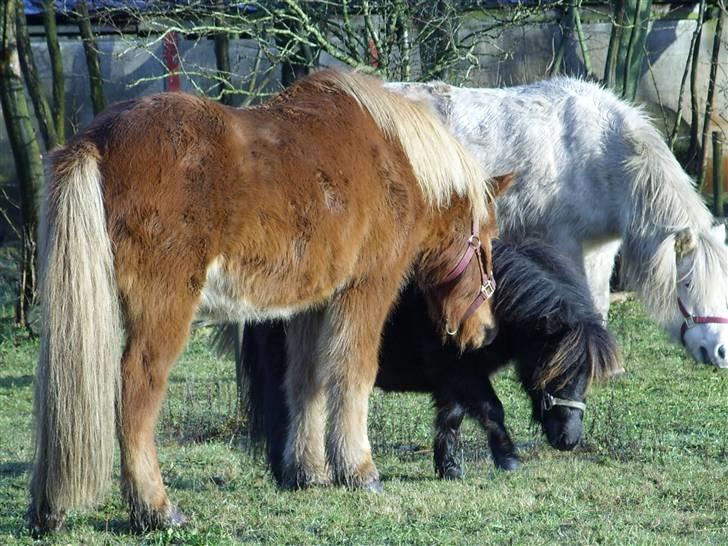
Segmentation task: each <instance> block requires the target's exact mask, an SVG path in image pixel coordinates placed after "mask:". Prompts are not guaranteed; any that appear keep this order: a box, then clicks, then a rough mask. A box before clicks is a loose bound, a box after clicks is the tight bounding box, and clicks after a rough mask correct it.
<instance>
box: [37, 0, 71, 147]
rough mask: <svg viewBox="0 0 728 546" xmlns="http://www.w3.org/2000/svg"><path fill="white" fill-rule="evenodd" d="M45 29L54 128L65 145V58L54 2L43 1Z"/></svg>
mask: <svg viewBox="0 0 728 546" xmlns="http://www.w3.org/2000/svg"><path fill="white" fill-rule="evenodd" d="M43 28H44V29H45V36H46V45H47V47H48V56H49V58H50V61H51V73H52V75H53V105H52V110H53V126H54V127H55V131H56V142H57V143H58V144H63V142H64V141H65V140H66V94H65V91H64V80H63V78H64V74H63V56H62V55H61V46H60V44H59V43H58V29H57V28H56V12H55V11H54V10H53V0H44V1H43Z"/></svg>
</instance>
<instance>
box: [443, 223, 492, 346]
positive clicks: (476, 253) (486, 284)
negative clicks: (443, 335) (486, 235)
mask: <svg viewBox="0 0 728 546" xmlns="http://www.w3.org/2000/svg"><path fill="white" fill-rule="evenodd" d="M479 231H480V230H479V227H478V222H477V220H475V218H473V222H472V224H471V227H470V237H468V241H467V246H466V247H465V252H463V254H462V256H461V257H460V259H459V260H458V261H457V263H456V264H455V267H453V268H452V269H451V270H450V273H448V274H447V277H445V278H444V279H443V280H442V281H441V282H439V283H438V284H437V285H436V288H438V289H440V290H443V289H445V288H446V287H447V286H448V285H450V284H452V283H453V282H454V281H455V280H457V279H458V278H459V277H460V276H461V275H462V274H463V273H464V272H465V269H466V268H467V267H468V265H469V264H470V262H471V261H473V257H476V258H477V259H478V269H479V270H480V290H479V291H478V295H477V296H475V299H474V300H473V302H472V303H471V304H470V306H469V307H468V308H467V309H466V310H465V313H464V314H463V317H462V318H461V319H460V322H459V323H458V327H457V328H455V330H452V331H451V330H450V328H449V327H448V328H447V329H446V332H447V334H448V335H450V336H454V335H455V334H457V333H458V330H459V329H460V324H462V323H463V322H465V321H466V320H468V319H469V318H470V317H471V316H472V315H473V314H474V313H475V311H477V310H478V308H479V307H480V306H481V305H483V304H484V303H485V302H486V301H488V300H489V299H490V298H492V297H493V294H494V293H495V278H494V277H493V275H492V274H488V273H486V272H485V265H484V264H483V254H482V252H481V246H482V244H481V242H480V237H479V236H478V233H479Z"/></svg>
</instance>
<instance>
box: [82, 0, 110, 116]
mask: <svg viewBox="0 0 728 546" xmlns="http://www.w3.org/2000/svg"><path fill="white" fill-rule="evenodd" d="M76 9H78V16H79V17H78V29H79V31H80V32H81V38H82V40H83V49H84V51H85V52H86V66H87V67H88V78H89V87H90V90H91V104H92V105H93V108H94V114H99V113H100V112H102V111H103V110H104V108H106V99H105V98H104V82H103V80H102V79H101V66H100V64H99V50H98V48H97V45H96V40H95V38H94V34H93V30H92V29H91V18H90V17H89V14H88V6H86V0H81V1H80V2H79V3H78V4H77V6H76Z"/></svg>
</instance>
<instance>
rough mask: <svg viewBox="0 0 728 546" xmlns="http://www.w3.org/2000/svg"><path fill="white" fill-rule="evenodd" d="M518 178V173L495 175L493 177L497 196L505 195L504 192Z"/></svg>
mask: <svg viewBox="0 0 728 546" xmlns="http://www.w3.org/2000/svg"><path fill="white" fill-rule="evenodd" d="M515 179H516V173H508V174H502V175H500V176H494V177H493V182H494V184H493V190H494V193H495V196H496V197H498V196H500V195H503V192H505V191H506V190H507V189H508V187H509V186H510V185H511V183H512V182H513V181H514V180H515Z"/></svg>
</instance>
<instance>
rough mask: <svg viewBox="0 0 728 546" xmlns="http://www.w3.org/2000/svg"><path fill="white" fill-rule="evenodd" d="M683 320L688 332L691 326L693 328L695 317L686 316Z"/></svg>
mask: <svg viewBox="0 0 728 546" xmlns="http://www.w3.org/2000/svg"><path fill="white" fill-rule="evenodd" d="M683 320H684V321H685V327H686V328H687V329H688V330H689V329H690V328H692V327H693V326H695V317H694V316H693V315H690V314H688V315H686V316H685V317H684V318H683Z"/></svg>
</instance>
